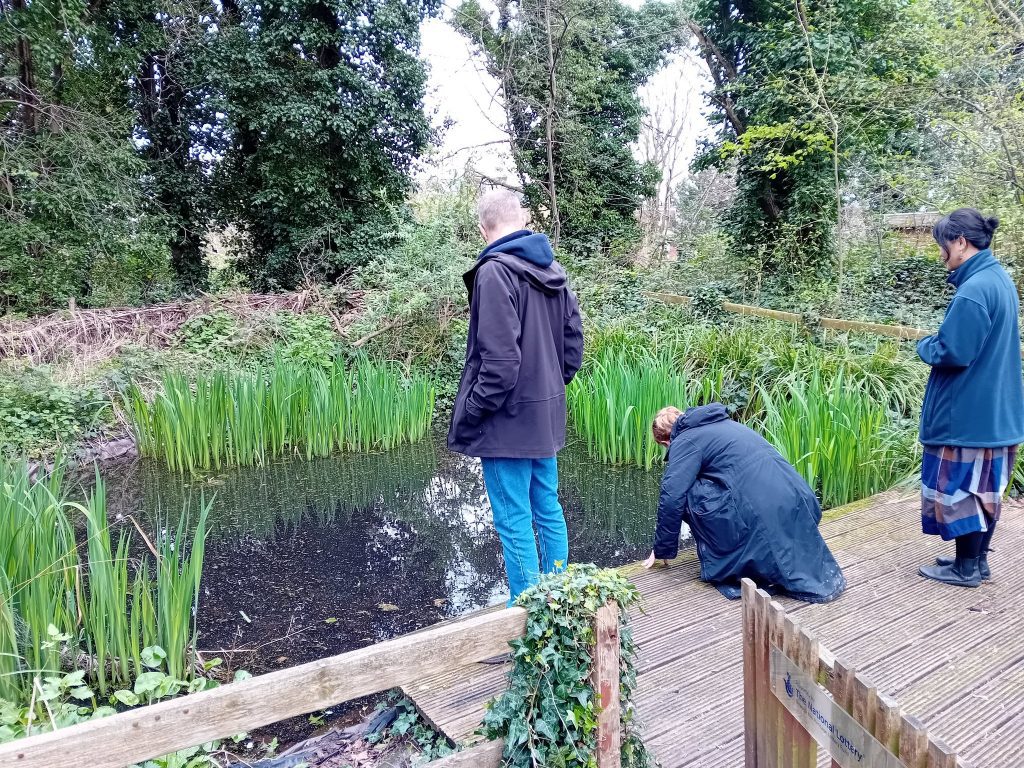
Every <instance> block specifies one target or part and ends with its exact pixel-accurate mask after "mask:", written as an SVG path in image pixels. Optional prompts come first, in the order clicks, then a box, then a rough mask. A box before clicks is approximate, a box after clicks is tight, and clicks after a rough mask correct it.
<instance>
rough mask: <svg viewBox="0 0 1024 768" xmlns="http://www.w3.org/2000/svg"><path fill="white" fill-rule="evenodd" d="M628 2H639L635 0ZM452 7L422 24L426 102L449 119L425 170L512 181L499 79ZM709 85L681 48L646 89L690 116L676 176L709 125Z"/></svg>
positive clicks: (438, 121) (653, 101)
mask: <svg viewBox="0 0 1024 768" xmlns="http://www.w3.org/2000/svg"><path fill="white" fill-rule="evenodd" d="M453 1H454V0H453ZM627 3H628V4H630V5H634V6H635V5H638V4H639V3H638V2H637V0H627ZM449 13H450V9H449V8H446V9H445V12H444V14H443V16H442V18H440V19H430V20H428V21H426V22H424V24H423V28H422V31H423V47H422V53H423V56H424V58H425V59H426V61H427V62H428V64H429V66H430V82H429V93H428V96H427V108H428V111H429V112H432V113H433V114H434V124H435V125H437V126H442V125H444V124H445V122H446V121H447V123H448V128H447V130H445V131H444V134H443V136H444V138H443V142H442V144H441V146H440V148H439V149H438V150H437V152H436V158H435V163H436V166H437V168H438V169H439V170H433V169H427V170H426V171H425V172H424V175H425V176H426V177H427V178H429V177H430V176H432V175H440V176H442V177H449V178H450V177H452V176H454V175H456V174H458V173H459V172H461V171H462V170H463V169H464V168H465V167H466V166H467V164H471V165H472V166H473V167H474V168H476V169H477V170H479V171H481V172H482V173H486V174H488V175H490V176H493V177H495V178H499V179H506V180H509V181H511V180H513V179H514V178H515V172H514V170H513V168H512V166H511V162H510V159H509V152H508V145H507V143H506V142H507V134H506V133H505V131H504V119H505V118H504V113H503V110H502V108H501V104H500V103H499V102H498V100H497V98H496V95H495V94H496V91H497V83H496V82H495V81H494V79H493V78H491V77H490V76H489V75H488V74H487V73H486V72H485V71H484V70H483V67H482V66H481V63H480V62H479V60H478V59H477V58H476V57H475V56H474V55H473V53H472V51H471V50H470V46H469V42H468V41H467V40H466V38H464V37H463V36H462V35H460V34H459V33H458V32H456V31H455V30H454V29H453V28H452V27H451V26H450V25H449V24H448V22H447V18H448V14H449ZM706 88H707V81H706V70H705V69H704V67H703V65H702V64H701V63H700V62H699V60H698V59H697V58H696V57H695V56H693V55H692V54H683V55H680V56H677V57H675V58H674V59H673V61H672V62H671V63H670V64H669V65H668V66H667V67H666V68H665V69H663V70H662V71H661V72H659V73H658V74H656V75H655V76H654V78H652V80H651V82H650V83H649V84H648V86H647V87H646V88H645V89H644V98H645V100H646V101H647V103H649V104H650V105H652V107H657V106H659V105H660V106H661V107H663V108H665V107H667V105H668V104H669V103H670V101H671V100H672V99H678V100H679V102H680V104H681V105H685V109H684V110H683V112H684V113H685V114H686V115H687V118H688V120H687V128H686V132H685V138H684V141H683V142H682V144H681V148H680V151H679V155H680V157H679V158H677V162H676V179H675V180H676V181H678V180H679V178H680V175H681V173H682V172H685V169H686V168H687V167H688V166H689V163H690V160H691V159H692V157H693V154H694V152H695V150H696V145H697V140H698V138H699V136H700V135H701V133H702V132H703V131H704V130H706V126H707V123H706V121H705V119H704V116H703V102H702V98H701V93H702V92H703V91H704V90H706ZM653 111H655V110H652V112H653ZM665 111H667V109H666V110H665Z"/></svg>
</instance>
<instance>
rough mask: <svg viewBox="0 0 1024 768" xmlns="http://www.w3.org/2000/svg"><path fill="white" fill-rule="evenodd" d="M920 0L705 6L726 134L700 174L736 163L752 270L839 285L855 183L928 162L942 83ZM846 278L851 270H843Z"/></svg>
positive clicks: (738, 220) (700, 14) (740, 233)
mask: <svg viewBox="0 0 1024 768" xmlns="http://www.w3.org/2000/svg"><path fill="white" fill-rule="evenodd" d="M921 5H922V3H921V2H919V0H883V1H882V2H878V1H877V0H875V1H873V2H863V1H862V0H822V1H820V2H819V1H818V0H813V1H811V2H807V1H806V0H800V2H797V3H789V4H786V3H781V4H780V3H774V2H769V1H764V2H762V1H761V0H757V1H755V2H718V0H698V2H697V3H696V4H695V6H694V9H693V19H694V21H695V23H696V25H697V28H698V29H699V34H698V35H697V37H698V43H699V45H700V47H701V52H702V54H703V56H704V58H705V60H706V62H707V63H708V66H709V67H710V69H711V72H712V76H713V79H714V82H715V88H714V90H713V91H712V92H711V93H710V94H709V98H710V101H711V103H712V105H713V107H714V122H715V123H717V125H718V127H719V132H718V136H717V137H716V139H715V141H713V142H711V143H709V144H708V145H707V147H706V148H705V151H704V153H703V155H702V157H701V158H699V160H698V167H708V166H714V165H717V166H719V167H726V166H727V165H729V164H732V163H735V168H736V173H737V194H736V197H735V200H734V202H733V204H732V206H731V207H730V209H729V212H728V215H727V217H726V227H727V229H728V231H729V234H730V235H731V236H732V240H733V244H734V246H733V247H734V248H735V249H736V250H737V251H738V253H739V254H740V255H741V256H742V257H743V258H744V260H745V261H746V262H747V264H748V268H755V269H758V270H759V271H763V272H765V273H766V274H767V275H769V276H775V277H777V278H778V280H779V288H780V290H785V289H786V288H787V287H788V286H787V282H786V280H787V278H788V277H800V276H803V277H808V278H815V279H818V280H821V279H822V278H830V277H832V276H833V275H834V271H833V260H834V259H835V257H836V256H838V255H839V254H837V251H839V250H840V249H841V245H839V247H836V246H837V240H838V238H837V237H836V233H835V228H836V225H837V218H838V207H839V206H840V205H841V204H845V201H844V200H843V195H844V193H845V190H844V186H843V185H844V184H845V183H846V181H847V180H848V179H850V178H854V177H857V176H860V177H862V178H863V177H868V176H870V177H871V178H872V179H874V177H875V175H876V174H875V171H876V169H877V167H878V166H879V164H881V163H884V162H887V161H889V160H892V159H895V160H896V162H900V161H902V160H903V159H905V157H906V156H907V155H908V154H913V153H914V152H916V151H918V149H919V146H918V144H917V143H916V142H915V141H914V139H913V135H914V131H915V129H916V128H917V126H918V120H919V115H920V108H921V105H922V103H923V102H924V101H925V99H926V98H928V97H929V95H930V87H931V85H932V84H933V82H934V78H935V76H936V72H937V66H936V57H935V55H934V54H933V53H932V50H931V47H930V46H929V31H930V30H931V29H932V28H933V27H934V22H933V20H932V19H931V18H930V17H929V15H928V13H927V12H926V11H923V10H920V6H921ZM838 266H839V267H840V270H841V269H842V262H840V263H839V265H838Z"/></svg>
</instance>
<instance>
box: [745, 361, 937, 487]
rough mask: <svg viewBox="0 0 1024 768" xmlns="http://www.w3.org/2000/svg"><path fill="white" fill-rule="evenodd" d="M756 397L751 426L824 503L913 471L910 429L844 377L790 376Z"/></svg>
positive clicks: (885, 484) (890, 482)
mask: <svg viewBox="0 0 1024 768" xmlns="http://www.w3.org/2000/svg"><path fill="white" fill-rule="evenodd" d="M762 400H763V402H764V406H765V412H764V416H763V418H762V419H761V420H760V421H759V424H757V425H755V426H759V427H760V429H761V431H762V433H763V434H764V436H765V437H766V438H767V439H768V441H769V442H771V443H772V444H773V445H774V446H775V447H776V448H778V449H779V452H780V453H781V454H782V455H783V456H784V457H785V458H786V460H787V461H788V462H789V463H790V464H792V465H793V466H794V467H795V468H796V470H797V472H799V473H800V474H801V476H803V478H804V479H805V480H806V481H807V483H808V485H810V486H811V487H812V488H814V489H815V491H816V492H817V493H818V496H819V498H820V499H821V502H822V504H823V505H824V506H825V507H836V506H841V505H843V504H848V503H850V502H851V501H856V500H857V499H863V498H866V497H868V496H871V495H873V494H875V493H878V492H880V491H883V490H885V489H887V488H890V487H892V486H893V485H894V484H895V483H897V482H898V481H900V480H902V479H904V478H906V477H907V476H908V475H909V474H910V473H911V472H912V471H913V468H914V464H915V462H916V459H917V452H916V442H915V440H914V439H913V438H914V433H913V432H912V431H908V430H907V429H906V428H901V427H900V426H899V425H897V424H894V423H893V420H892V415H891V412H890V411H889V408H888V407H887V405H886V404H885V403H884V402H879V401H878V400H876V399H875V398H874V397H873V396H872V395H871V394H870V393H869V392H868V391H867V389H866V387H865V386H864V385H863V384H861V383H858V382H856V381H853V380H851V378H850V377H849V376H848V375H845V374H843V373H839V374H837V375H836V376H834V377H832V378H826V377H825V376H823V375H822V374H821V372H820V371H814V372H812V374H811V376H810V379H809V380H803V379H801V378H799V377H793V378H792V379H791V380H789V381H788V382H787V383H786V386H778V387H776V388H774V389H773V390H770V391H766V392H764V393H763V394H762Z"/></svg>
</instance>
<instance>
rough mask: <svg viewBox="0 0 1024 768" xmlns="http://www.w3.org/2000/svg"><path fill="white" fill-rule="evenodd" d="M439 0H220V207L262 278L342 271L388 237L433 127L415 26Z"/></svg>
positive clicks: (282, 284)
mask: <svg viewBox="0 0 1024 768" xmlns="http://www.w3.org/2000/svg"><path fill="white" fill-rule="evenodd" d="M438 3H439V0H298V1H297V2H296V1H295V0H265V1H260V2H256V0H225V2H224V3H223V8H224V13H223V15H222V17H221V18H220V20H219V22H218V28H217V32H216V34H217V35H218V37H219V40H218V41H217V44H216V45H215V46H214V54H213V55H214V56H215V62H214V63H213V64H212V66H211V67H210V72H211V77H212V78H213V85H214V89H213V92H212V93H211V94H210V96H209V98H210V99H212V100H215V101H216V102H217V106H218V110H219V111H220V112H221V113H222V114H224V115H225V116H226V117H225V125H224V135H225V137H226V138H227V144H226V146H225V148H224V156H223V160H222V162H220V163H219V165H218V167H217V170H216V177H215V181H214V184H215V191H214V194H215V197H216V207H217V213H218V218H219V220H220V221H221V222H222V223H225V224H228V223H234V224H236V225H238V226H239V227H240V228H241V229H242V230H243V232H244V233H245V235H246V237H247V240H248V248H247V252H246V253H244V254H243V255H242V257H241V258H240V260H239V266H240V267H241V268H242V270H243V271H244V272H245V273H246V274H248V275H249V276H250V278H251V279H252V281H253V283H254V284H255V285H256V286H257V287H259V288H271V289H276V288H289V287H292V286H294V285H296V284H298V283H300V282H302V281H304V280H313V279H322V280H334V279H337V278H338V277H340V276H341V275H343V274H344V273H345V272H346V270H348V269H350V268H351V267H352V266H353V265H356V264H359V263H362V262H365V261H366V260H367V259H368V258H369V257H370V256H371V255H372V253H373V252H374V251H376V250H378V249H380V248H383V247H386V246H387V244H388V243H389V242H390V240H391V239H392V238H393V234H394V222H393V215H394V214H393V210H394V208H395V207H398V206H400V205H401V204H402V203H403V202H404V199H405V196H406V193H407V192H408V190H409V188H410V179H409V173H410V168H411V165H412V162H413V161H414V159H415V158H416V157H417V156H418V155H419V153H420V152H421V151H422V150H423V149H424V148H425V147H426V146H427V144H428V142H429V140H430V138H431V129H430V125H429V122H428V120H427V118H426V116H425V115H424V113H423V108H422V100H423V96H424V91H425V87H426V71H425V67H424V64H423V63H422V62H421V61H420V60H419V59H418V58H417V56H416V52H417V48H418V45H419V25H420V22H421V21H422V20H423V18H424V17H425V16H426V15H427V14H430V13H433V12H435V11H436V9H437V7H438Z"/></svg>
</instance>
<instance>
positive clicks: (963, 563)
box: [918, 557, 981, 587]
mask: <svg viewBox="0 0 1024 768" xmlns="http://www.w3.org/2000/svg"><path fill="white" fill-rule="evenodd" d="M979 559H980V558H974V559H971V560H969V559H967V558H959V557H958V558H956V559H955V560H954V561H953V564H952V565H924V566H921V568H920V570H919V571H918V573H920V574H921V575H922V576H924V577H925V578H926V579H934V580H935V581H941V582H942V583H943V584H952V585H953V586H957V587H978V586H981V571H980V570H979V569H978V560H979Z"/></svg>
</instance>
